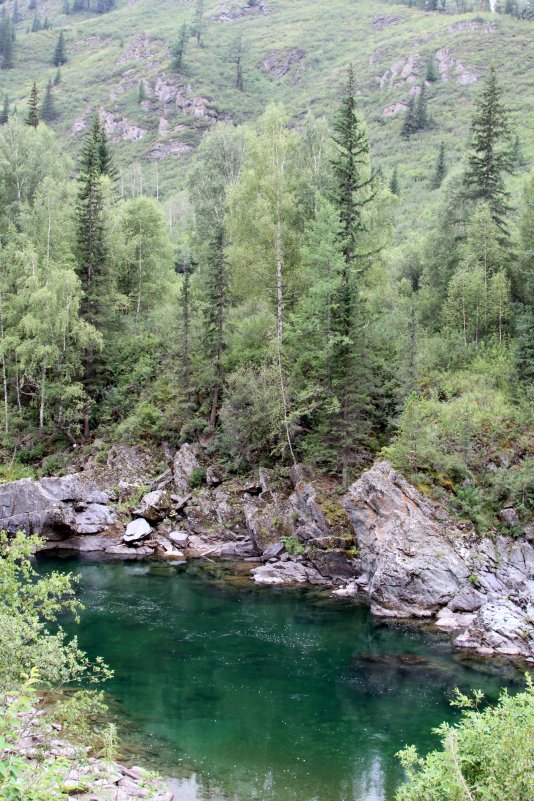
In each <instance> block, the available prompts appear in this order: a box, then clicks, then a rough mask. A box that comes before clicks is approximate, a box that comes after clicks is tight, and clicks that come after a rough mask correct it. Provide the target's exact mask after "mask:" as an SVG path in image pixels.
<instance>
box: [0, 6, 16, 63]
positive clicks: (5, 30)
mask: <svg viewBox="0 0 534 801" xmlns="http://www.w3.org/2000/svg"><path fill="white" fill-rule="evenodd" d="M0 53H1V54H2V63H1V67H2V69H3V70H10V69H12V67H13V63H14V59H13V30H12V25H11V22H10V20H9V19H8V18H7V17H6V18H5V19H3V20H2V22H1V23H0Z"/></svg>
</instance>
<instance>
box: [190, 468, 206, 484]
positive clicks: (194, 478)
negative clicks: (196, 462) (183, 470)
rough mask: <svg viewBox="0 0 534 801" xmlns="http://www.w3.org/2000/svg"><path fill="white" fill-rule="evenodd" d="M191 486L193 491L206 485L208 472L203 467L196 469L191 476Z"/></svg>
mask: <svg viewBox="0 0 534 801" xmlns="http://www.w3.org/2000/svg"><path fill="white" fill-rule="evenodd" d="M188 481H189V485H190V487H191V488H192V489H198V488H199V487H202V485H203V484H205V483H206V471H205V469H204V468H203V467H194V468H193V469H192V470H191V473H190V474H189V478H188Z"/></svg>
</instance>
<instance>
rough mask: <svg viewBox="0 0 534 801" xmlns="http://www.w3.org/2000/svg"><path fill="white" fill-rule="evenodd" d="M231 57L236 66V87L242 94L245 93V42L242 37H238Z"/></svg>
mask: <svg viewBox="0 0 534 801" xmlns="http://www.w3.org/2000/svg"><path fill="white" fill-rule="evenodd" d="M230 57H231V61H232V62H233V63H234V64H235V87H236V89H239V91H240V92H243V91H244V89H245V84H244V81H243V41H242V39H241V36H238V37H237V39H236V40H235V42H234V44H233V46H232V51H231V55H230Z"/></svg>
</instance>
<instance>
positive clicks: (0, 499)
mask: <svg viewBox="0 0 534 801" xmlns="http://www.w3.org/2000/svg"><path fill="white" fill-rule="evenodd" d="M119 451H120V448H119V446H115V447H114V449H112V451H110V456H109V457H108V464H106V465H94V464H93V465H92V464H91V463H88V464H87V465H86V469H85V470H83V471H82V472H81V473H78V474H74V475H69V476H65V477H63V478H44V479H42V480H41V481H39V482H37V481H31V480H29V479H22V480H21V481H16V482H13V483H11V484H5V485H3V486H2V487H0V528H1V529H5V530H7V531H8V532H11V533H13V532H14V531H17V530H19V529H23V530H26V531H27V532H28V533H29V532H36V533H39V534H41V535H42V536H43V537H44V538H45V539H46V544H45V546H44V547H45V548H46V549H71V550H79V551H85V552H88V551H102V552H105V553H107V554H109V555H110V556H116V557H120V558H133V559H139V558H145V557H154V558H164V559H171V560H187V559H195V558H203V557H208V556H209V557H210V558H217V557H218V558H221V559H234V560H235V559H239V560H244V561H246V562H249V563H250V567H251V577H252V579H253V580H254V581H255V582H256V583H258V584H265V585H277V584H290V585H291V584H306V583H307V584H314V585H324V586H327V587H331V588H332V590H333V592H334V594H336V595H338V596H344V597H360V598H362V599H367V600H368V601H369V603H370V605H371V610H372V612H373V613H374V614H376V615H379V616H382V617H390V618H409V617H416V618H429V619H430V618H435V622H436V624H437V625H438V626H440V627H441V628H443V629H446V630H451V631H455V630H457V631H458V632H459V634H458V636H457V638H456V641H455V644H456V646H457V647H460V648H467V649H471V650H474V651H476V652H478V653H480V654H484V655H492V654H504V655H508V656H512V657H519V658H524V659H527V660H530V661H534V625H533V621H534V548H533V547H532V545H531V544H530V543H529V542H528V541H527V540H526V539H524V540H514V539H512V538H507V537H502V536H501V537H496V538H495V539H494V540H490V539H487V538H486V539H482V540H481V539H480V538H479V537H477V535H476V534H475V533H474V531H473V530H472V529H471V527H470V526H469V525H467V524H465V525H463V524H458V523H457V522H455V521H453V520H452V519H451V518H450V517H449V515H448V514H447V512H446V511H445V510H444V509H443V507H441V506H439V505H438V504H437V503H435V502H434V501H432V500H431V499H430V498H428V497H427V496H426V495H424V494H422V493H421V492H419V491H418V490H417V489H415V488H414V487H413V486H412V485H411V484H410V483H409V482H408V481H406V479H404V478H403V476H401V475H400V474H399V473H398V472H397V471H396V470H394V469H393V468H392V467H391V465H390V464H388V463H387V462H380V463H378V464H376V465H375V466H374V467H373V468H372V469H370V470H368V471H367V472H366V473H364V474H363V475H362V477H361V478H360V479H359V480H358V481H356V482H355V483H354V484H353V485H352V486H351V487H350V489H349V491H348V493H347V494H346V495H345V497H344V498H343V499H342V501H341V502H340V499H339V496H338V494H337V492H336V491H335V490H336V488H335V487H329V488H328V485H327V484H325V481H324V480H323V479H321V478H317V477H314V475H313V473H312V472H311V471H310V470H309V469H307V468H306V467H303V466H297V467H295V468H293V469H292V470H291V471H290V476H289V478H288V479H284V480H282V479H279V478H276V476H275V475H274V474H273V473H272V472H271V471H268V470H265V469H264V468H260V470H259V474H258V477H255V476H248V477H246V478H235V477H226V476H225V473H224V470H223V469H222V467H221V466H220V465H215V464H210V463H209V461H208V459H207V457H206V454H205V453H204V452H203V451H202V448H200V447H198V446H191V445H184V446H182V448H181V449H180V450H179V451H178V452H177V453H176V454H174V455H173V454H168V455H167V456H168V468H167V469H166V470H165V471H164V472H163V473H162V474H160V475H157V476H154V475H152V474H151V469H152V470H153V468H154V466H153V465H152V466H151V465H150V462H149V461H146V460H143V459H142V458H141V454H140V453H137V452H136V451H135V449H132V448H124V449H123V451H120V452H119ZM125 477H127V478H128V481H126V480H125Z"/></svg>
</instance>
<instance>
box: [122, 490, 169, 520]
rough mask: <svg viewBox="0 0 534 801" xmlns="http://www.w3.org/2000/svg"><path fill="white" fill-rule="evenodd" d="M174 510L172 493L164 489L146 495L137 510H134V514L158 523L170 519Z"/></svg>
mask: <svg viewBox="0 0 534 801" xmlns="http://www.w3.org/2000/svg"><path fill="white" fill-rule="evenodd" d="M172 510H173V500H172V496H171V493H170V492H168V491H167V490H164V489H157V490H153V491H152V492H149V493H147V494H146V495H144V496H143V498H141V502H140V504H139V506H138V507H137V509H133V510H132V514H133V515H136V516H137V517H144V518H145V519H146V520H150V522H151V523H158V522H159V521H160V520H164V519H165V518H166V517H168V515H169V514H170V512H172Z"/></svg>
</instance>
